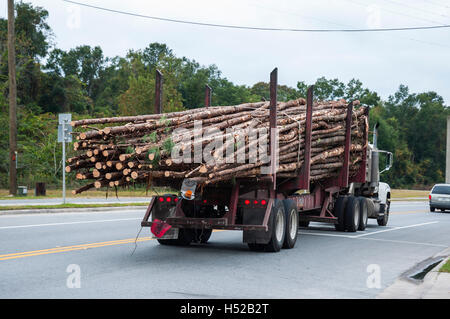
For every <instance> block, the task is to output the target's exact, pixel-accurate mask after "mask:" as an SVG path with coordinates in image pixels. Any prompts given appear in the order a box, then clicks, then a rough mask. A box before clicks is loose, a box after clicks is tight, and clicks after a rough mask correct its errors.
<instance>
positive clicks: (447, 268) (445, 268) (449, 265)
mask: <svg viewBox="0 0 450 319" xmlns="http://www.w3.org/2000/svg"><path fill="white" fill-rule="evenodd" d="M439 271H440V272H448V273H450V258H449V259H447V262H446V263H445V264H444V266H442V267H441V269H440V270H439Z"/></svg>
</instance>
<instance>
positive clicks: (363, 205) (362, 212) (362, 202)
mask: <svg viewBox="0 0 450 319" xmlns="http://www.w3.org/2000/svg"><path fill="white" fill-rule="evenodd" d="M358 198H359V226H358V230H365V229H366V226H367V220H368V219H369V203H368V201H369V199H367V198H365V197H362V196H361V197H358Z"/></svg>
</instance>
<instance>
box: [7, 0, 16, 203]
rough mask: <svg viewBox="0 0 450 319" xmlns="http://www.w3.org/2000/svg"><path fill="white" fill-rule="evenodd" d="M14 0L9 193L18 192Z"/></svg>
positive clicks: (10, 47) (10, 41) (10, 16)
mask: <svg viewBox="0 0 450 319" xmlns="http://www.w3.org/2000/svg"><path fill="white" fill-rule="evenodd" d="M15 38H16V37H15V31H14V0H8V69H9V194H11V195H16V194H17V169H16V152H17V115H16V106H17V100H16V96H17V90H16V48H15V43H16V39H15Z"/></svg>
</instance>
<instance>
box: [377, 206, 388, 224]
mask: <svg viewBox="0 0 450 319" xmlns="http://www.w3.org/2000/svg"><path fill="white" fill-rule="evenodd" d="M389 207H390V202H387V203H386V204H381V205H380V210H381V211H382V212H383V213H384V214H383V216H381V217H378V218H377V223H378V226H386V225H387V224H388V220H389Z"/></svg>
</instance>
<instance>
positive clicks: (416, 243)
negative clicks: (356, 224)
mask: <svg viewBox="0 0 450 319" xmlns="http://www.w3.org/2000/svg"><path fill="white" fill-rule="evenodd" d="M358 239H364V240H375V241H383V242H390V243H398V244H409V245H424V246H433V247H444V248H447V247H448V246H447V245H440V244H431V243H419V242H416V241H407V240H392V239H380V238H358Z"/></svg>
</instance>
